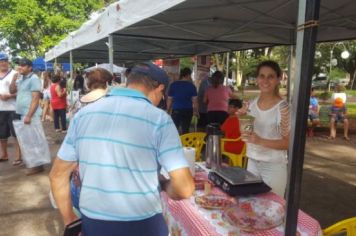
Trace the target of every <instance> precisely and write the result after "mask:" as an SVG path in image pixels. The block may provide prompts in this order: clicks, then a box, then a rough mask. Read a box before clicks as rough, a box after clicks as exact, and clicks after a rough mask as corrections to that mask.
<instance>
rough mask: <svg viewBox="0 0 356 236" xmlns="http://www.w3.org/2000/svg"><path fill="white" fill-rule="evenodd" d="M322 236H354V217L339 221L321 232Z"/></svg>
mask: <svg viewBox="0 0 356 236" xmlns="http://www.w3.org/2000/svg"><path fill="white" fill-rule="evenodd" d="M323 234H324V236H336V235H344V236H356V217H352V218H349V219H346V220H342V221H339V222H337V223H335V224H333V225H331V226H329V227H328V228H326V229H324V230H323Z"/></svg>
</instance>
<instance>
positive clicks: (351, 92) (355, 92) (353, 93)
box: [346, 90, 356, 97]
mask: <svg viewBox="0 0 356 236" xmlns="http://www.w3.org/2000/svg"><path fill="white" fill-rule="evenodd" d="M346 94H347V95H351V96H353V97H356V90H346Z"/></svg>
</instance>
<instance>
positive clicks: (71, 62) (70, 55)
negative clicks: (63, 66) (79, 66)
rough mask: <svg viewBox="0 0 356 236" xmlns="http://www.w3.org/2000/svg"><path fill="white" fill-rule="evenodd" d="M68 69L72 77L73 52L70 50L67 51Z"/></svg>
mask: <svg viewBox="0 0 356 236" xmlns="http://www.w3.org/2000/svg"><path fill="white" fill-rule="evenodd" d="M69 71H70V78H71V79H73V54H72V51H69Z"/></svg>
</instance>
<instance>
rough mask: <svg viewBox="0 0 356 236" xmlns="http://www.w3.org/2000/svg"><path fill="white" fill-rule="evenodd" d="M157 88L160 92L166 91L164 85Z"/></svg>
mask: <svg viewBox="0 0 356 236" xmlns="http://www.w3.org/2000/svg"><path fill="white" fill-rule="evenodd" d="M157 88H158V89H159V91H162V92H164V90H165V89H166V88H165V86H164V84H160V85H158V87H157Z"/></svg>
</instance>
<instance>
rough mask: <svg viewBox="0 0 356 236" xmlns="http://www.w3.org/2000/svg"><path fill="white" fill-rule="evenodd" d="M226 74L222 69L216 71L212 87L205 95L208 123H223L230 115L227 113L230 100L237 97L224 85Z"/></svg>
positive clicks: (212, 78) (212, 79)
mask: <svg viewBox="0 0 356 236" xmlns="http://www.w3.org/2000/svg"><path fill="white" fill-rule="evenodd" d="M223 83H224V74H223V73H222V72H221V71H215V72H214V74H213V75H212V76H211V85H212V86H211V87H209V88H208V89H207V90H206V92H205V95H204V102H205V103H206V104H207V105H208V114H207V120H208V124H210V123H218V124H220V125H221V124H222V123H224V121H225V120H226V118H227V117H228V116H229V114H228V113H227V108H228V102H229V99H230V98H237V97H235V96H234V94H233V93H232V91H231V89H230V88H229V87H227V86H224V85H223Z"/></svg>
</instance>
